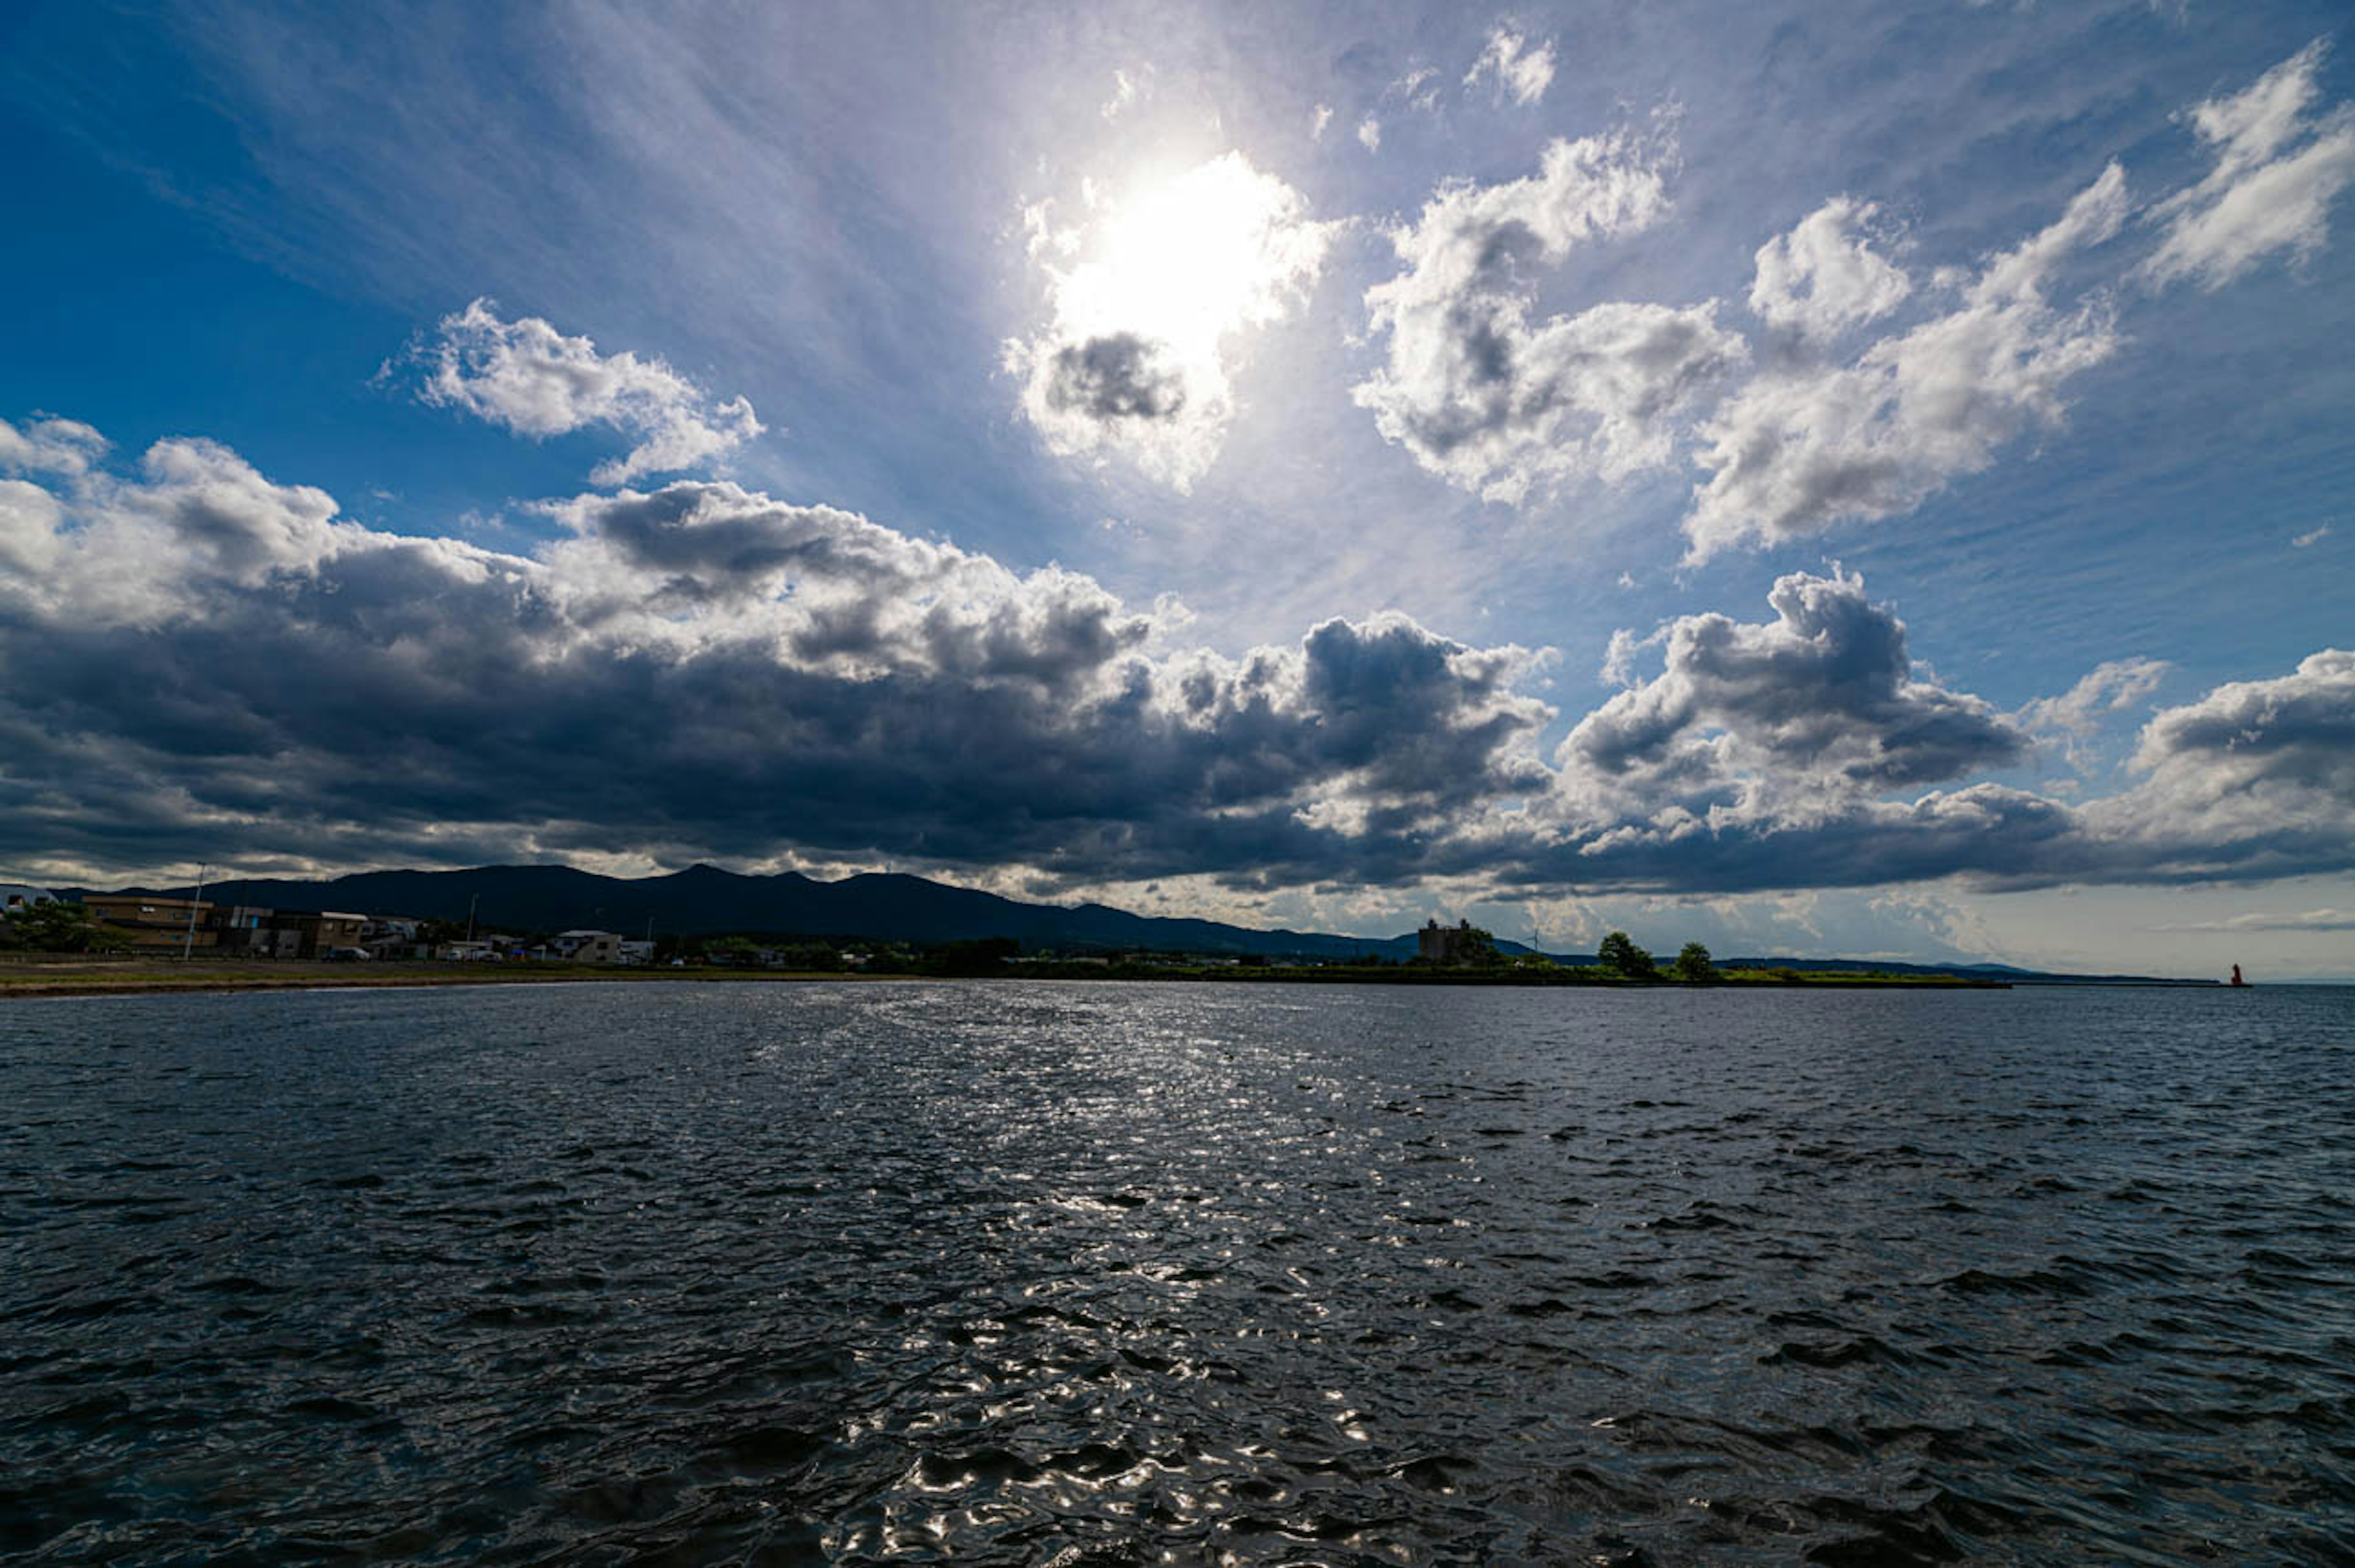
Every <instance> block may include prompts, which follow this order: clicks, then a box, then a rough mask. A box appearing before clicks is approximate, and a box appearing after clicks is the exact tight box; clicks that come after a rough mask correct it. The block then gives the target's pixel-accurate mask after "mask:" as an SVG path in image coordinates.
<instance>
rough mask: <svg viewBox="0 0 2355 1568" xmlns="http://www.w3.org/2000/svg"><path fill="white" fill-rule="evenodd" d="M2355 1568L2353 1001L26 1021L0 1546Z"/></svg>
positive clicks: (707, 1000) (1384, 994) (2074, 999)
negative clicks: (2324, 1566) (2330, 1567)
mask: <svg viewBox="0 0 2355 1568" xmlns="http://www.w3.org/2000/svg"><path fill="white" fill-rule="evenodd" d="M1980 1558H1984V1559H1989V1560H1994V1561H2011V1562H2024V1563H2091V1562H2101V1563H2184V1562H2215V1563H2321V1562H2333V1561H2336V1562H2350V1561H2355V990H2348V989H2329V988H2319V987H2317V988H2305V989H2300V988H2262V989H2258V990H2254V991H2251V992H2246V993H2239V994H2234V993H2230V992H2223V991H2183V990H2143V989H2121V990H2029V989H2021V990H2015V991H1999V992H1938V991H1916V992H1907V991H1851V992H1820V993H1819V992H1807V991H1765V992H1759V991H1739V992H1716V991H1686V990H1665V989H1664V990H1658V991H1640V990H1638V991H1604V990H1572V991H1551V990H1502V989H1472V988H1435V987H1434V988H1418V989H1405V988H1398V989H1388V988H1373V987H1363V988H1340V987H1291V986H1282V987H1279V986H1262V987H1254V986H1204V985H1182V984H1173V985H1162V986H1150V987H1148V986H1126V985H1116V984H1084V983H1082V984H1050V983H1041V984H1027V983H973V984H841V985H806V986H805V985H790V984H780V985H727V986H693V985H676V986H674V985H668V984H650V985H633V986H581V987H529V988H506V989H496V988H479V989H457V988H453V989H440V990H420V991H366V992H361V991H354V992H314V993H307V994H281V995H267V996H222V997H171V998H157V999H139V998H112V999H92V1000H70V1001H46V1002H37V1001H17V1002H12V1003H8V1004H5V1006H0V1560H5V1561H8V1562H17V1561H24V1562H36V1561H37V1562H93V1563H95V1562H104V1563H191V1562H202V1561H208V1560H220V1561H235V1562H240V1563H347V1562H363V1561H366V1562H380V1561H442V1562H460V1561H464V1562H493V1563H527V1562H528V1563H539V1562H560V1563H621V1562H625V1561H627V1562H634V1561H649V1562H677V1563H883V1562H893V1563H952V1562H953V1563H1034V1564H1041V1565H1044V1564H1056V1565H1059V1568H1079V1565H1082V1564H1111V1563H1335V1564H1341V1563H1350V1564H1358V1563H1363V1564H1377V1563H1794V1562H1819V1563H1933V1562H1945V1561H1952V1560H1960V1559H1980Z"/></svg>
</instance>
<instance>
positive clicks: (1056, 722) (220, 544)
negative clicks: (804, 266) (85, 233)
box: [0, 441, 1550, 880]
mask: <svg viewBox="0 0 2355 1568" xmlns="http://www.w3.org/2000/svg"><path fill="white" fill-rule="evenodd" d="M25 488H26V489H27V490H29V491H36V492H37V493H38V494H39V495H40V496H43V497H45V498H46V501H47V505H46V507H28V506H26V505H24V504H23V503H24V499H25V498H24V496H20V495H19V494H18V493H17V492H16V491H14V490H11V491H8V492H5V493H0V518H5V519H6V523H5V530H0V541H5V547H6V548H8V549H11V550H12V551H15V550H18V549H26V550H29V551H31V552H32V553H34V554H36V555H37V556H39V557H40V558H41V559H43V560H45V561H46V562H47V570H45V571H42V572H41V573H39V574H38V575H37V576H34V575H25V576H18V575H16V574H13V573H11V574H6V575H0V661H5V664H6V667H8V668H9V669H10V671H11V674H12V680H11V682H10V684H9V688H8V689H7V691H6V693H5V697H0V741H5V747H0V753H4V754H5V759H6V760H5V763H0V821H5V822H7V823H8V824H10V825H11V831H10V832H9V833H8V834H7V835H6V837H8V838H9V840H10V842H9V844H8V846H7V848H8V849H9V850H10V851H11V852H12V853H14V854H16V855H17V856H18V857H20V858H38V859H43V860H45V861H50V862H54V861H58V860H59V859H79V860H80V861H81V862H83V863H90V864H114V865H136V864H141V863H146V864H153V863H155V862H158V861H168V860H172V859H181V858H185V855H184V851H190V850H194V851H197V852H198V853H200V854H201V855H204V856H208V857H209V858H212V859H217V860H218V859H224V858H230V857H234V856H239V855H252V856H262V855H268V856H273V857H287V856H293V857H296V858H307V859H320V860H326V861H330V862H337V863H345V864H348V863H351V862H352V861H354V860H359V861H362V862H365V861H367V860H370V859H378V860H381V859H388V858H404V859H406V858H429V859H432V858H442V857H444V856H445V855H447V856H455V857H457V858H474V857H478V856H489V855H496V854H499V853H512V852H513V849H514V847H515V846H516V845H517V844H519V843H529V844H532V845H536V846H538V847H540V848H543V849H546V848H550V847H555V846H560V845H562V844H565V843H568V842H571V841H573V837H568V836H574V837H579V838H581V840H583V841H585V839H586V838H587V837H589V836H591V835H593V836H594V837H595V840H596V842H598V843H599V844H600V845H601V846H602V848H603V849H605V850H608V851H615V852H618V851H619V850H620V849H644V848H646V847H649V846H665V845H668V846H679V847H692V848H690V849H689V850H688V852H690V853H696V854H718V855H736V856H744V857H753V858H758V857H765V856H770V855H773V854H776V853H779V852H781V851H782V850H783V849H786V848H803V849H807V850H811V851H814V852H840V853H861V852H879V853H884V854H889V855H890V856H892V857H894V858H902V859H921V860H923V861H926V862H930V863H935V864H972V865H984V866H996V865H1002V864H1007V863H1017V864H1028V865H1032V866H1035V867H1038V868H1041V869H1046V870H1048V871H1049V872H1050V873H1051V874H1055V875H1059V876H1075V877H1077V876H1084V877H1089V878H1097V879H1101V878H1103V877H1105V876H1109V875H1114V874H1117V875H1146V876H1151V875H1159V874H1164V873H1175V872H1190V873H1201V874H1210V875H1218V876H1223V877H1227V878H1230V879H1233V880H1259V879H1263V878H1268V877H1282V878H1287V879H1290V880H1313V879H1316V878H1319V877H1323V876H1327V875H1333V874H1343V873H1347V874H1358V873H1359V872H1364V873H1368V874H1371V875H1375V876H1391V875H1395V874H1398V873H1399V872H1400V870H1401V869H1402V868H1406V867H1410V866H1412V864H1413V863H1414V861H1415V860H1416V859H1417V858H1418V856H1419V855H1420V854H1421V853H1422V851H1421V849H1420V848H1418V844H1419V842H1420V841H1421V839H1422V838H1423V837H1427V836H1428V835H1430V834H1431V833H1433V831H1436V830H1438V829H1441V828H1444V825H1445V824H1446V823H1447V821H1448V820H1449V819H1450V818H1451V816H1454V815H1455V814H1457V813H1463V812H1470V811H1474V810H1476V809H1477V808H1478V807H1479V806H1480V805H1481V803H1483V802H1485V801H1487V800H1491V799H1494V798H1497V797H1498V796H1500V795H1506V794H1509V793H1515V792H1522V791H1526V790H1529V789H1530V788H1533V787H1538V786H1540V785H1541V784H1542V783H1543V777H1544V773H1543V770H1542V768H1541V766H1540V764H1538V763H1536V762H1535V761H1534V759H1533V758H1532V757H1531V756H1530V755H1529V752H1528V750H1527V744H1526V742H1527V739H1528V737H1529V734H1530V733H1531V732H1532V731H1534V730H1535V729H1536V728H1537V727H1538V726H1539V725H1540V724H1541V723H1542V722H1544V720H1546V718H1547V717H1548V716H1549V712H1550V710H1549V709H1545V708H1544V707H1543V706H1542V705H1541V704H1540V703H1538V702H1536V701H1535V700H1533V699H1529V698H1528V697H1525V696H1522V695H1519V694H1518V691H1517V690H1516V689H1515V688H1516V685H1517V683H1518V681H1519V680H1520V679H1521V678H1522V677H1523V676H1524V675H1525V674H1526V673H1527V671H1528V669H1529V667H1530V661H1531V659H1532V658H1533V657H1534V656H1531V655H1529V654H1527V653H1524V652H1523V651H1522V650H1519V649H1516V648H1510V647H1506V648H1487V649H1481V648H1473V647H1468V646H1465V645H1460V644H1457V643H1454V642H1451V641H1449V640H1448V639H1445V638H1443V637H1439V636H1436V635H1433V634H1432V633H1430V632H1428V631H1426V630H1424V629H1423V628H1422V627H1420V626H1418V625H1416V624H1413V623H1412V622H1411V621H1408V620H1406V619H1405V618H1403V617H1401V616H1396V615H1386V616H1380V617H1376V618H1374V619H1372V620H1369V621H1367V622H1363V623H1352V622H1349V621H1347V620H1332V621H1328V622H1327V623H1325V624H1321V625H1319V626H1317V627H1316V628H1315V629H1314V630H1313V631H1311V632H1310V633H1309V634H1308V635H1305V636H1304V637H1303V638H1301V639H1300V640H1299V641H1297V642H1296V643H1293V644H1290V645H1274V646H1269V647H1263V648H1259V649H1255V650H1252V651H1251V652H1250V653H1248V654H1247V655H1245V656H1241V657H1240V658H1224V657H1221V656H1217V655H1215V654H1213V653H1210V652H1209V651H1207V650H1201V649H1183V648H1180V649H1178V650H1177V651H1176V652H1165V653H1162V654H1158V655H1156V654H1153V653H1151V652H1149V651H1148V644H1149V643H1150V642H1151V641H1152V640H1153V639H1154V638H1155V637H1156V636H1159V637H1161V638H1162V639H1163V640H1165V641H1167V640H1170V639H1171V638H1173V637H1174V635H1175V634H1176V633H1177V631H1178V630H1179V629H1180V628H1181V627H1182V624H1183V615H1182V612H1180V611H1178V610H1177V609H1176V608H1175V607H1169V608H1163V607H1156V609H1154V610H1153V611H1151V612H1148V613H1137V612H1132V611H1130V610H1128V609H1126V608H1124V606H1123V605H1122V604H1121V603H1119V601H1118V600H1117V599H1115V598H1114V596H1113V595H1112V594H1110V593H1109V592H1106V591H1105V590H1103V588H1102V587H1101V586H1100V585H1099V584H1097V583H1095V582H1094V581H1092V580H1091V579H1088V578H1085V577H1082V576H1080V575H1077V574H1074V573H1071V572H1067V571H1059V570H1055V569H1051V568H1050V569H1047V570H1043V571H1035V572H1030V573H1027V574H1025V573H1017V572H1014V571H1009V570H1007V568H1006V567H1004V566H1002V565H1001V564H999V563H998V562H996V561H995V560H990V559H989V558H987V557H986V556H979V555H975V554H972V553H970V552H966V551H963V550H959V549H955V548H954V546H950V545H946V544H941V543H936V542H931V541H926V540H922V539H912V538H910V537H909V536H906V535H903V534H900V533H898V532H896V531H894V530H892V529H890V528H883V527H880V526H879V525H877V524H874V523H871V522H868V521H867V520H866V519H864V518H861V517H856V516H854V515H851V514H848V513H845V512H840V511H836V510H833V509H830V508H826V507H794V506H787V505H785V504H783V503H780V502H777V501H775V500H773V499H772V498H770V497H768V496H762V495H760V494H758V493H756V492H751V491H747V490H744V489H741V488H740V487H739V486H737V485H730V484H725V483H698V482H688V481H681V482H677V483H674V484H672V485H666V486H665V487H663V488H661V489H658V490H655V491H652V492H638V491H634V490H625V491H623V492H622V493H620V494H618V495H587V496H577V497H573V498H571V499H570V500H566V501H562V502H558V503H552V504H550V505H549V506H547V507H544V508H543V510H544V511H545V512H546V514H547V515H548V516H549V517H550V518H551V519H552V520H553V521H554V522H555V523H557V524H558V525H559V537H558V538H557V539H555V540H553V541H552V542H550V543H549V544H546V545H544V546H541V547H539V548H538V549H535V550H534V551H532V552H531V553H529V554H507V553H501V552H496V551H491V550H485V549H481V548H478V547H476V546H473V545H470V544H466V543H464V542H462V541H459V540H455V539H420V538H410V537H403V536H396V535H389V534H383V533H378V532H374V531H372V530H369V529H368V528H362V527H359V526H357V525H355V524H352V523H350V522H347V521H345V520H343V519H342V518H340V517H338V516H337V513H336V506H335V503H334V502H333V500H332V499H331V498H330V497H328V496H326V495H325V493H324V492H321V491H318V490H316V489H313V488H311V487H308V486H301V485H277V484H275V483H273V482H272V481H270V480H268V479H267V478H265V477H264V476H262V475H261V474H259V473H258V472H257V471H255V470H254V469H253V468H252V467H251V466H250V464H246V463H244V462H243V460H242V459H240V458H239V457H238V456H237V455H236V454H235V453H230V452H229V451H228V450H227V449H226V448H222V447H219V446H217V445H214V444H212V443H202V442H187V441H176V442H170V443H161V444H159V445H158V446H157V447H156V448H155V449H154V450H152V451H151V452H150V453H148V454H147V455H146V457H145V459H144V461H143V463H142V464H141V466H140V468H139V470H138V471H137V473H136V474H135V475H127V476H93V477H91V478H88V479H85V480H83V481H80V482H78V483H74V484H67V483H65V482H62V481H59V482H55V483H53V484H52V485H26V486H25ZM127 670H136V671H139V672H141V673H140V676H139V678H137V679H136V680H130V681H126V680H125V679H124V678H123V672H124V671H127ZM132 803H142V804H139V805H137V808H136V809H133V808H132ZM499 846H504V847H505V848H497V847H499Z"/></svg>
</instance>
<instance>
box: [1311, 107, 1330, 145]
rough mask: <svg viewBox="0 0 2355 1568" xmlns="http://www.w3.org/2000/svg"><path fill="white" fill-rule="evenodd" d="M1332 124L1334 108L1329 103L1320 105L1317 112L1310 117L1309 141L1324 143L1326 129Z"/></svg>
mask: <svg viewBox="0 0 2355 1568" xmlns="http://www.w3.org/2000/svg"><path fill="white" fill-rule="evenodd" d="M1332 123H1333V106H1332V105H1331V104H1329V103H1320V104H1318V105H1317V106H1316V113H1314V114H1312V115H1310V116H1309V117H1308V139H1309V140H1310V141H1312V142H1321V141H1323V140H1324V139H1325V130H1326V127H1327V126H1329V125H1331V124H1332Z"/></svg>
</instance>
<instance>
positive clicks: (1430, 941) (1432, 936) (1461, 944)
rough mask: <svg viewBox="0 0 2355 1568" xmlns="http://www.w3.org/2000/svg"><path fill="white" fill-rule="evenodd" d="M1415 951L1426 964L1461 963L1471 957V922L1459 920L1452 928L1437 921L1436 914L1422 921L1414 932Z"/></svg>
mask: <svg viewBox="0 0 2355 1568" xmlns="http://www.w3.org/2000/svg"><path fill="white" fill-rule="evenodd" d="M1415 935H1416V940H1417V951H1418V952H1419V954H1420V955H1421V956H1422V958H1423V962H1424V963H1426V964H1462V963H1466V962H1469V961H1470V959H1471V957H1472V951H1471V949H1472V923H1471V922H1470V921H1468V920H1460V921H1457V922H1456V923H1455V929H1454V930H1452V931H1451V930H1449V929H1448V928H1447V927H1446V926H1444V925H1442V924H1440V923H1439V921H1438V918H1437V917H1436V916H1434V917H1433V918H1432V919H1430V920H1427V921H1425V922H1423V929H1422V930H1421V931H1419V932H1417V933H1415Z"/></svg>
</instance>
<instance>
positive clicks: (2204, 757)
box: [2085, 648, 2355, 877]
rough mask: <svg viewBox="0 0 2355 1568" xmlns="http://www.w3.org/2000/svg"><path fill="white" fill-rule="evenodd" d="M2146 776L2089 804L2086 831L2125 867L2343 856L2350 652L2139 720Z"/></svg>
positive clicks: (2281, 871) (2178, 867)
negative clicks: (2111, 846) (2109, 845)
mask: <svg viewBox="0 0 2355 1568" xmlns="http://www.w3.org/2000/svg"><path fill="white" fill-rule="evenodd" d="M2133 765H2134V766H2135V768H2136V769H2137V770H2138V771H2139V772H2141V773H2146V774H2147V775H2148V776H2147V778H2146V779H2145V781H2144V782H2143V783H2142V784H2138V785H2137V786H2136V787H2135V788H2134V789H2132V790H2129V791H2127V792H2126V793H2125V794H2124V795H2115V796H2112V797H2110V798H2109V799H2107V800H2103V801H2097V802H2094V803H2091V804H2089V805H2087V806H2086V807H2085V818H2086V821H2087V824H2088V826H2089V827H2091V828H2092V829H2093V830H2094V833H2095V834H2096V835H2098V836H2099V837H2104V838H2106V839H2108V840H2110V841H2112V842H2115V844H2117V845H2119V846H2121V848H2122V852H2123V855H2124V857H2125V858H2126V859H2127V860H2128V861H2129V863H2131V864H2135V865H2137V866H2140V867H2143V868H2147V869H2153V870H2155V869H2158V868H2160V867H2165V868H2167V869H2169V871H2171V872H2172V873H2173V874H2175V875H2178V876H2192V877H2196V876H2201V875H2208V874H2222V873H2224V872H2227V871H2234V872H2237V873H2239V874H2241V875H2263V874H2272V875H2277V876H2286V875H2294V874H2296V873H2298V872H2300V871H2304V870H2309V869H2317V868H2318V867H2323V866H2329V865H2343V864H2345V863H2346V862H2347V861H2348V860H2349V859H2350V854H2355V809H2350V805H2349V803H2350V801H2355V652H2350V651H2348V650H2345V649H2339V648H2325V649H2323V650H2322V651H2321V652H2319V653H2316V654H2312V655H2309V656H2307V657H2306V658H2305V659H2303V660H2301V661H2300V662H2299V664H2298V667H2297V668H2296V670H2295V671H2294V672H2292V673H2291V674H2288V675H2286V676H2276V677H2272V678H2269V679H2264V680H2243V681H2232V682H2228V683H2226V684H2225V685H2222V686H2220V687H2217V688H2215V689H2214V690H2212V691H2211V692H2209V693H2208V694H2207V695H2206V696H2205V697H2203V698H2201V699H2200V700H2198V701H2197V702H2190V703H2186V704H2184V705H2183V706H2181V707H2178V708H2169V709H2161V710H2160V711H2159V712H2158V714H2157V715H2156V716H2154V717H2153V718H2152V719H2151V720H2150V722H2149V723H2147V724H2146V725H2145V726H2144V727H2143V731H2142V737H2141V741H2140V743H2139V745H2138V746H2137V749H2136V752H2135V755H2134V760H2133Z"/></svg>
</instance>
